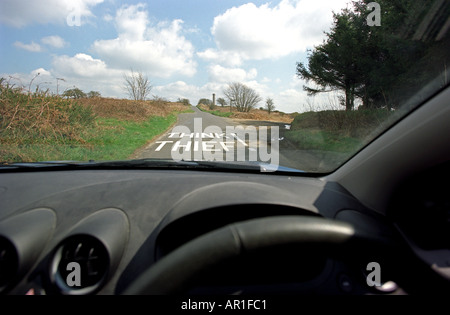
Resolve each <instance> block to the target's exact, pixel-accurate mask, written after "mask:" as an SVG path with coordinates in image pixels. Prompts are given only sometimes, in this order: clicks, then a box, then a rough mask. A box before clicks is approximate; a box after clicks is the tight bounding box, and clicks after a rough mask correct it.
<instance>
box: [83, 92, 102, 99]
mask: <svg viewBox="0 0 450 315" xmlns="http://www.w3.org/2000/svg"><path fill="white" fill-rule="evenodd" d="M86 96H87V97H89V98H94V97H101V96H102V95H101V94H100V92H98V91H90V92H88V93H87V94H86Z"/></svg>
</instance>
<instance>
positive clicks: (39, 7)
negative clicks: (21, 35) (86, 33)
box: [0, 0, 103, 27]
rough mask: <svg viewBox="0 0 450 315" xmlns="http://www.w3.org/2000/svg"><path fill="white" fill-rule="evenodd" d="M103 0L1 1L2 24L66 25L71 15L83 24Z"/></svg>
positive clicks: (17, 25) (0, 21) (0, 15)
mask: <svg viewBox="0 0 450 315" xmlns="http://www.w3.org/2000/svg"><path fill="white" fill-rule="evenodd" d="M101 2H103V0H40V1H30V0H1V1H0V23H3V24H6V25H9V26H13V27H24V26H26V25H30V24H34V23H37V24H47V23H60V24H62V23H66V22H67V17H68V16H69V15H72V16H77V17H79V18H80V22H81V23H82V22H83V21H84V20H85V19H86V18H88V17H92V16H93V14H92V12H91V8H92V7H94V6H95V5H97V4H99V3H101Z"/></svg>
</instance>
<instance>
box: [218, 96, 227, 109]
mask: <svg viewBox="0 0 450 315" xmlns="http://www.w3.org/2000/svg"><path fill="white" fill-rule="evenodd" d="M217 103H218V104H220V106H222V107H224V106H225V105H227V101H226V100H225V99H224V98H222V97H219V98H218V99H217Z"/></svg>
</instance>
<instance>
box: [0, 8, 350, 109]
mask: <svg viewBox="0 0 450 315" xmlns="http://www.w3.org/2000/svg"><path fill="white" fill-rule="evenodd" d="M348 2H349V0H323V1H321V0H282V1H251V2H249V1H240V0H217V1H213V0H164V1H162V0H161V1H159V0H158V1H126V2H125V1H116V0H39V1H37V0H1V1H0V38H1V45H0V76H2V77H5V78H7V79H9V80H10V81H11V82H12V83H15V84H17V85H22V86H26V87H28V86H29V84H30V82H31V81H32V80H33V78H35V79H34V80H33V81H32V89H35V88H36V85H39V87H40V88H41V89H47V88H48V89H50V90H51V91H53V92H56V89H57V83H58V89H59V91H60V92H61V91H64V90H65V89H69V88H72V87H74V86H75V87H78V88H80V89H82V90H83V91H85V92H89V91H92V90H93V91H99V92H100V93H101V94H102V96H105V97H116V98H127V94H126V91H125V89H124V87H123V85H124V80H123V76H124V74H127V73H129V71H130V69H134V70H135V71H140V72H142V73H144V74H145V75H147V76H148V78H149V80H150V81H151V83H152V86H153V89H152V91H151V94H152V95H157V96H160V97H164V98H167V99H168V100H171V101H175V100H177V99H178V98H188V99H189V100H190V101H191V103H192V104H194V105H196V104H197V101H198V100H199V99H200V98H211V94H212V93H215V94H216V95H217V97H221V96H223V93H222V91H223V90H224V89H225V88H226V87H227V84H228V83H230V82H234V81H237V82H241V83H244V84H246V85H248V86H249V87H251V88H253V89H255V90H256V91H257V92H258V93H259V94H260V95H261V97H262V98H263V99H264V100H265V99H266V98H267V97H271V98H272V99H273V100H274V102H275V106H276V109H278V110H281V111H284V112H303V111H305V110H309V109H311V106H314V107H322V106H327V105H328V104H327V103H330V102H333V101H331V100H330V98H329V96H321V97H319V98H317V97H315V98H314V99H311V98H309V97H307V96H306V93H305V92H304V91H303V90H302V86H303V84H304V82H302V81H301V80H300V79H298V78H297V77H296V76H295V67H296V63H297V62H299V61H302V62H304V61H306V56H307V52H306V51H307V49H311V48H313V47H314V45H317V44H320V43H321V42H322V41H323V39H324V34H323V32H324V31H327V30H328V29H329V27H330V26H331V22H332V11H335V12H337V11H340V9H342V8H344V7H346V6H347V3H348ZM38 73H39V76H37V77H36V75H37V74H38ZM57 78H62V79H64V81H63V80H57ZM259 106H261V107H263V106H264V101H262V102H261V103H260V104H259ZM316 109H317V108H316Z"/></svg>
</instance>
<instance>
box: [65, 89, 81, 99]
mask: <svg viewBox="0 0 450 315" xmlns="http://www.w3.org/2000/svg"><path fill="white" fill-rule="evenodd" d="M62 96H63V97H67V98H84V97H86V93H84V92H83V91H82V90H80V89H79V88H77V87H74V88H73V89H68V90H65V91H64V93H63V94H62Z"/></svg>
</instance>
